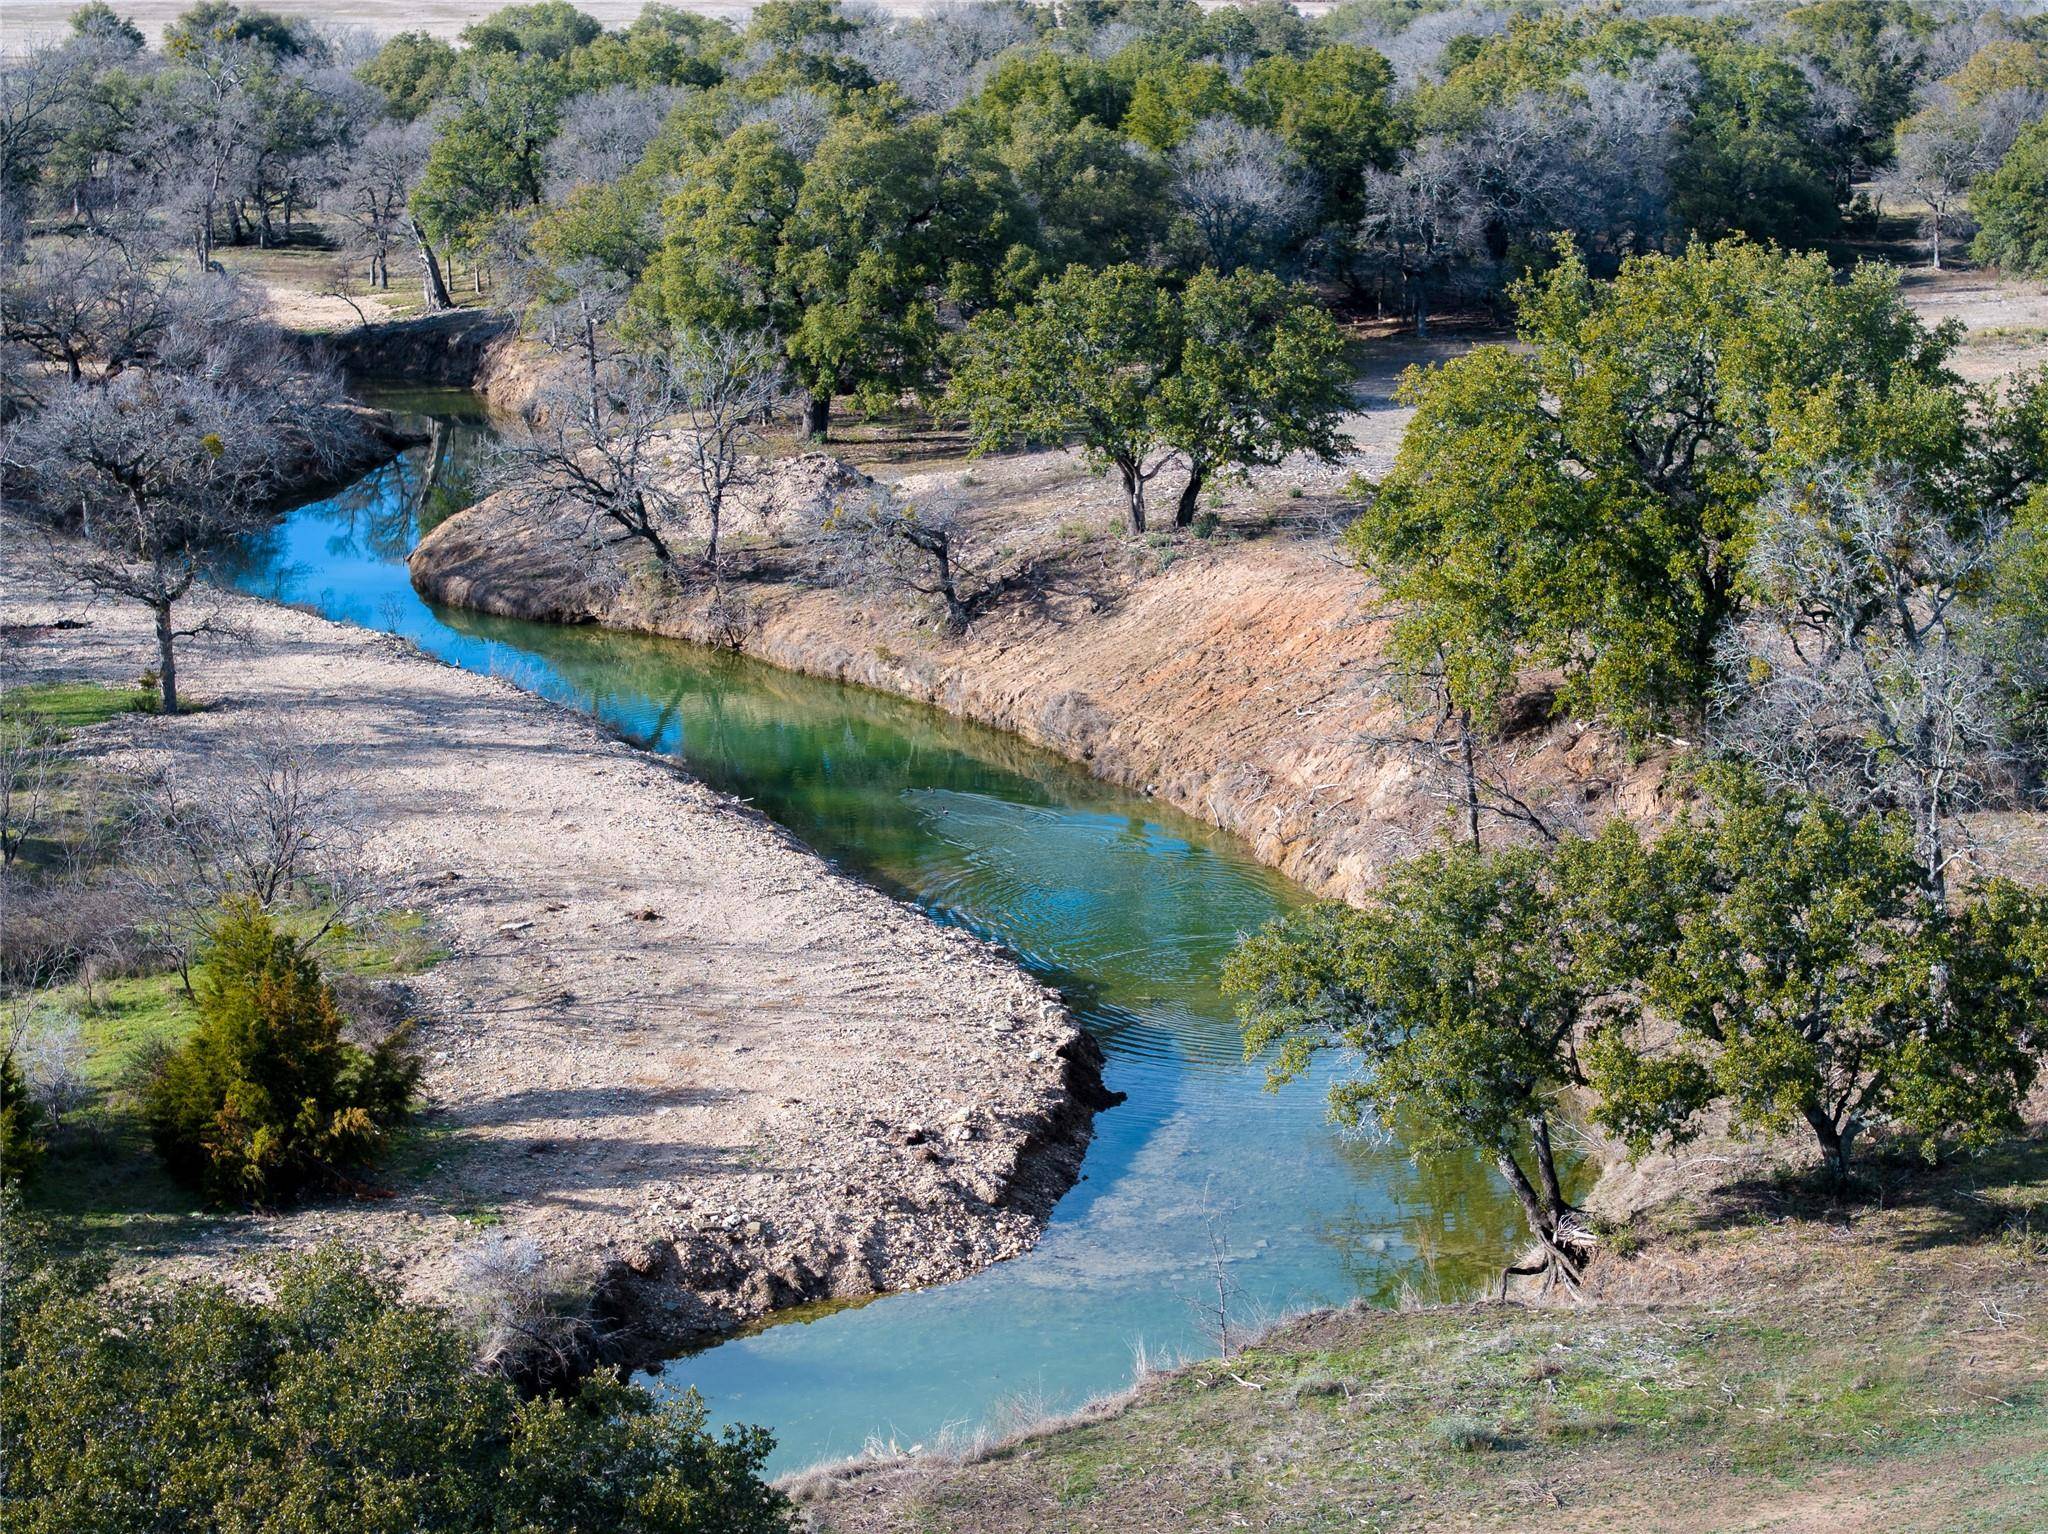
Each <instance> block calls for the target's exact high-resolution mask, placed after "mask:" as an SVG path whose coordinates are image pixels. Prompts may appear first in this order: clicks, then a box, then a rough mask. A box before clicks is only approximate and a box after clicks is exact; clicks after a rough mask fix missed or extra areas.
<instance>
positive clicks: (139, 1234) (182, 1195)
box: [29, 911, 499, 1252]
mask: <svg viewBox="0 0 2048 1534" xmlns="http://www.w3.org/2000/svg"><path fill="white" fill-rule="evenodd" d="M322 920H323V917H322V915H321V914H320V913H314V912H292V913H288V914H287V915H286V917H285V918H284V919H283V921H282V925H285V926H287V927H292V928H296V929H298V930H299V931H300V932H301V933H302V934H306V933H310V932H311V931H312V930H314V929H315V928H316V927H317V926H318V925H319V924H320V923H321V921H322ZM316 952H317V953H318V955H319V958H320V962H321V968H322V970H323V971H324V972H325V973H326V974H327V975H328V976H329V977H330V978H333V979H343V978H348V977H354V978H360V979H366V980H386V979H390V978H393V977H395V976H400V975H407V974H417V973H419V972H420V971H422V970H424V969H426V968H428V967H430V966H431V965H433V964H434V963H436V962H438V961H439V960H440V959H441V958H443V957H445V956H446V950H445V949H442V948H440V947H437V946H436V945H435V944H434V943H433V942H432V941H431V938H430V936H429V934H428V932H427V928H426V919H425V917H423V916H422V915H421V914H420V913H419V912H417V911H390V912H384V913H381V914H378V915H375V916H371V917H367V918H363V919H360V920H358V921H356V922H355V923H353V924H350V925H346V926H336V927H334V928H332V929H330V931H329V932H328V934H327V936H326V938H325V939H324V940H323V941H322V942H321V944H320V945H319V947H318V949H317V950H316ZM196 978H197V977H196V975H195V979H196ZM44 1002H45V1004H46V1005H47V1006H49V1007H51V1008H53V1009H55V1010H58V1011H62V1012H75V1013H76V1014H77V1016H78V1019H79V1032H80V1037H81V1042H82V1043H83V1045H84V1047H85V1060H84V1072H85V1076H86V1079H87V1081H88V1082H89V1083H90V1084H91V1085H92V1087H93V1088H94V1097H93V1100H92V1101H91V1102H90V1103H89V1104H87V1105H86V1106H85V1107H84V1108H82V1109H80V1110H79V1111H78V1112H77V1113H75V1114H74V1115H73V1116H72V1117H71V1119H70V1120H69V1121H68V1122H67V1124H66V1126H65V1128H64V1130H63V1132H62V1133H61V1134H59V1135H58V1136H57V1138H56V1141H55V1143H54V1144H53V1145H52V1147H51V1153H50V1156H49V1159H48V1160H47V1161H46V1162H45V1164H44V1167H43V1171H42V1175H41V1177H40V1179H39V1180H38V1184H37V1186H36V1188H35V1189H34V1190H33V1191H32V1193H31V1195H30V1198H29V1203H30V1205H31V1207H33V1208H36V1209H39V1210H41V1211H43V1212H45V1213H47V1214H49V1215H51V1216H53V1217H55V1219H56V1221H57V1223H58V1225H59V1228H60V1229H62V1230H64V1231H66V1232H68V1233H69V1235H70V1236H71V1237H72V1244H73V1245H74V1246H75V1247H76V1248H77V1249H79V1250H84V1249H88V1248H92V1247H96V1246H102V1245H107V1244H113V1245H118V1246H121V1247H123V1248H126V1249H129V1250H132V1251H139V1252H149V1251H158V1250H167V1249H169V1248H171V1247H173V1246H175V1245H177V1244H178V1243H180V1242H181V1241H184V1240H186V1239H188V1238H189V1237H190V1236H191V1235H192V1234H193V1233H194V1232H195V1231H196V1230H198V1229H199V1228H201V1227H203V1226H204V1225H205V1224H207V1223H208V1222H210V1221H211V1220H213V1219H215V1218H216V1217H217V1214H218V1212H217V1211H212V1210H209V1209H207V1208H206V1207H204V1205H203V1203H202V1202H201V1200H200V1199H199V1198H198V1196H197V1195H196V1194H194V1193H192V1192H191V1191H190V1190H188V1189H185V1188H182V1187H180V1186H179V1185H178V1184H176V1183H174V1182H173V1181H172V1180H171V1179H170V1178H169V1176H167V1175H166V1174H165V1172H164V1171H163V1168H162V1166H161V1164H160V1163H159V1162H158V1159H157V1156H156V1152H155V1148H154V1147H153V1146H152V1145H151V1144H150V1139H149V1131H148V1129H147V1127H146V1126H145V1125H144V1123H143V1121H142V1117H141V1112H140V1105H139V1103H138V1101H137V1098H136V1091H135V1088H136V1086H137V1084H138V1076H139V1073H140V1071H141V1070H142V1068H143V1066H144V1063H145V1061H146V1060H147V1058H148V1056H149V1054H150V1052H151V1051H152V1050H153V1049H155V1048H158V1047H165V1046H169V1047H175V1046H176V1045H177V1044H178V1043H179V1042H180V1041H181V1040H183V1039H184V1037H185V1036H186V1034H187V1033H188V1032H189V1031H190V1030H191V1028H192V1025H193V1021H194V1014H193V1011H192V1004H191V1001H190V999H189V998H188V997H187V995H186V993H185V988H184V985H183V983H182V981H181V980H180V979H179V977H178V975H177V974H176V973H175V972H165V973H162V974H155V975H142V976H136V977H132V978H126V979H119V980H103V981H99V982H96V983H95V984H93V985H90V986H87V985H84V984H81V983H73V984H70V985H65V986H59V987H56V988H54V989H52V990H51V991H49V992H48V993H46V995H45V997H44ZM394 1139H395V1143H394V1144H393V1146H392V1148H391V1151H390V1153H389V1155H388V1157H387V1159H386V1163H385V1173H386V1175H388V1176H391V1177H393V1178H394V1179H396V1180H400V1181H406V1180H411V1179H412V1178H415V1177H418V1176H421V1175H424V1174H425V1173H427V1172H431V1171H435V1170H438V1169H440V1168H441V1167H443V1166H445V1165H447V1164H448V1163H449V1162H450V1161H452V1160H453V1159H454V1157H455V1156H457V1155H459V1154H460V1149H461V1147H460V1145H459V1142H457V1141H456V1140H455V1138H454V1137H453V1136H451V1135H449V1134H448V1133H447V1132H446V1131H445V1130H436V1129H433V1128H431V1127H429V1126H427V1125H423V1124H418V1123H414V1124H409V1125H407V1126H405V1127H404V1128H402V1129H401V1130H400V1131H399V1132H398V1134H397V1135H396V1136H395V1137H394ZM459 1212H460V1213H462V1214H463V1216H464V1217H465V1218H469V1219H471V1220H472V1223H475V1224H477V1225H479V1226H480V1227H482V1226H487V1225H490V1224H495V1223H497V1221H498V1219H499V1216H498V1215H497V1214H496V1212H495V1211H493V1210H489V1209H483V1208H474V1209H471V1208H465V1209H463V1210H461V1211H459Z"/></svg>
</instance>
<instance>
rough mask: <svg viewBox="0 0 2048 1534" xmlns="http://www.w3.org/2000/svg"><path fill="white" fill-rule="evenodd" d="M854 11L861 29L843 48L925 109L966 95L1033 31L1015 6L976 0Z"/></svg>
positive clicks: (943, 107) (944, 106)
mask: <svg viewBox="0 0 2048 1534" xmlns="http://www.w3.org/2000/svg"><path fill="white" fill-rule="evenodd" d="M845 10H846V11H847V12H848V14H852V15H857V16H860V18H861V20H862V21H863V23H864V24H863V26H862V27H861V30H860V31H859V32H858V33H856V34H855V35H854V36H853V37H852V38H851V39H850V40H849V42H848V45H847V48H846V51H847V53H848V55H849V56H850V57H852V58H855V59H857V60H859V61H860V62H861V63H862V64H864V65H865V66H866V67H867V70H868V73H869V74H871V75H873V76H874V77H875V78H876V79H877V80H886V81H890V82H892V83H894V84H896V85H898V86H900V87H902V90H903V93H904V95H906V96H908V97H909V98H910V99H911V100H912V101H914V102H916V103H917V104H918V106H920V107H922V108H923V109H925V110H926V111H931V112H945V111H950V110H952V109H953V108H954V107H957V106H959V105H960V103H961V102H963V101H965V100H966V99H967V98H968V97H969V96H971V95H972V94H973V93H974V91H975V90H976V89H977V88H978V87H979V85H980V83H981V81H982V80H983V78H984V77H985V76H986V75H987V73H988V70H989V66H990V65H991V64H992V63H993V62H994V60H995V59H996V57H997V56H998V55H999V54H1001V53H1002V52H1003V51H1004V50H1005V49H1007V48H1011V47H1014V46H1016V45H1017V44H1019V43H1028V42H1030V41H1032V40H1033V39H1034V38H1035V37H1036V36H1037V29H1036V28H1034V27H1033V26H1032V24H1031V19H1030V16H1029V14H1028V13H1027V12H1026V10H1025V9H1024V7H1023V6H1021V5H1003V4H992V3H980V4H972V5H956V6H950V7H946V8H944V9H942V10H938V11H935V12H934V13H933V14H931V15H929V16H891V15H889V14H887V13H884V12H881V11H878V10H877V11H872V12H869V13H867V14H865V15H862V13H861V12H860V11H859V10H858V9H857V8H856V7H852V6H848V7H845Z"/></svg>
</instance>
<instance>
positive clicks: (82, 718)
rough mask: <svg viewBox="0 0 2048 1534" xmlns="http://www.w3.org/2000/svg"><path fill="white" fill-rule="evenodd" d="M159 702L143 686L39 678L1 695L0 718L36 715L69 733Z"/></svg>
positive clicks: (147, 708)
mask: <svg viewBox="0 0 2048 1534" xmlns="http://www.w3.org/2000/svg"><path fill="white" fill-rule="evenodd" d="M155 706H156V699H155V696H154V695H153V694H152V693H150V692H149V691H148V690H146V689H144V688H141V687H114V686H110V685H108V684H106V683H104V682H38V683H36V684H34V685H33V686H29V687H10V688H9V689H8V690H7V693H6V695H5V696H4V697H0V720H16V719H22V718H24V717H27V716H31V715H32V716H34V717H35V718H37V719H41V720H44V721H46V722H47V723H49V724H52V725H55V726H56V727H57V728H58V729H59V730H63V731H66V732H67V733H68V732H69V731H72V730H83V729H87V728H89V727H91V726H93V725H96V724H105V723H106V722H107V721H108V720H109V719H113V718H117V717H118V716H120V715H122V714H134V713H146V712H148V711H149V710H150V709H153V708H154V707H155Z"/></svg>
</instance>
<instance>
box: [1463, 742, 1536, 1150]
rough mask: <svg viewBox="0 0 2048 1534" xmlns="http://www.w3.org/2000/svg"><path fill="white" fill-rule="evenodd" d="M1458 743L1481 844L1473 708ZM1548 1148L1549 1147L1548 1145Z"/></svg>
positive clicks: (1469, 818) (1470, 826) (1468, 812)
mask: <svg viewBox="0 0 2048 1534" xmlns="http://www.w3.org/2000/svg"><path fill="white" fill-rule="evenodd" d="M1458 744H1459V748H1460V752H1461V754H1462V756H1463V757H1464V767H1465V825H1466V829H1467V830H1468V831H1469V832H1470V833H1471V836H1472V845H1473V846H1474V847H1477V846H1478V845H1479V763H1478V761H1477V760H1476V759H1475V758H1474V756H1473V753H1472V710H1470V709H1469V708H1461V709H1459V710H1458ZM1546 1148H1547V1147H1546Z"/></svg>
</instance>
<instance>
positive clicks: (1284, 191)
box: [1173, 117, 1316, 272]
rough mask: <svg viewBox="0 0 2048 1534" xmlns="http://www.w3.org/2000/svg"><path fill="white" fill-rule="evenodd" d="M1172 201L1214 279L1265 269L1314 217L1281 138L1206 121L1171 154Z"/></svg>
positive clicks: (1304, 183)
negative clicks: (1246, 269) (1246, 268)
mask: <svg viewBox="0 0 2048 1534" xmlns="http://www.w3.org/2000/svg"><path fill="white" fill-rule="evenodd" d="M1173 166H1174V187H1173V196H1174V201H1175V202H1176V203H1178V204H1179V206H1180V208H1181V211H1182V212H1183V213H1184V214H1186V216H1187V219H1188V223H1189V226H1190V227H1191V228H1192V229H1193V231H1194V234H1195V238H1196V242H1197V244H1198V245H1199V246H1200V247H1201V259H1202V260H1204V261H1206V262H1207V263H1209V264H1210V265H1213V266H1214V267H1215V268H1216V269H1217V270H1218V271H1223V272H1232V271H1236V270H1237V269H1238V268H1239V267H1241V266H1259V265H1270V264H1272V262H1273V260H1274V258H1275V257H1276V256H1277V255H1278V254H1279V253H1280V252H1281V251H1283V250H1284V249H1286V247H1287V246H1289V245H1290V244H1292V243H1293V242H1294V241H1295V240H1296V239H1297V238H1299V236H1300V235H1301V234H1302V232H1303V231H1304V230H1305V229H1306V228H1307V225H1308V222H1309V219H1310V217H1311V215H1312V214H1313V213H1314V212H1315V207H1316V196H1315V190H1314V188H1313V186H1312V185H1311V183H1310V178H1309V175H1308V172H1307V171H1306V170H1305V169H1304V168H1303V167H1302V164H1301V162H1300V160H1299V159H1298V158H1296V156H1295V154H1294V152H1293V151H1292V150H1290V149H1289V148H1288V147H1287V145H1286V143H1285V142H1284V141H1283V140H1282V139H1281V137H1280V135H1279V134H1277V133H1275V132H1273V131H1272V130H1271V129H1269V128H1258V127H1253V126H1250V125H1249V124H1246V123H1242V122H1239V121H1238V120H1237V119H1236V118H1234V117H1206V118H1204V119H1202V121H1200V122H1198V123H1196V124H1195V126H1194V129H1193V131H1192V132H1190V133H1189V134H1188V136H1187V138H1186V140H1185V141H1184V142H1183V143H1182V144H1181V145H1180V146H1179V147H1178V148H1177V149H1175V150H1174V152H1173Z"/></svg>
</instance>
